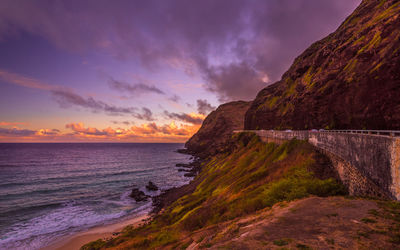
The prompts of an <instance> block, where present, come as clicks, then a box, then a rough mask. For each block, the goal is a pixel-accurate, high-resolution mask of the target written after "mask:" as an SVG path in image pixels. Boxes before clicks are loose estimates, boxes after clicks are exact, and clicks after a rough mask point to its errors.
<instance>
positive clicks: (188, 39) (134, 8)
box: [0, 0, 360, 101]
mask: <svg viewBox="0 0 400 250" xmlns="http://www.w3.org/2000/svg"><path fill="white" fill-rule="evenodd" d="M358 3H360V0H334V1H333V0H269V1H246V0H225V1H223V0H221V1H214V0H203V1H186V0H166V1H156V0H148V1H128V0H120V1H113V2H112V4H110V2H109V1H107V0H98V1H78V0H71V1H52V0H43V1H30V0H25V1H23V0H21V1H15V0H3V1H1V3H0V39H6V38H7V36H10V35H18V33H19V32H20V31H25V32H30V33H33V34H37V35H40V36H42V37H45V38H46V39H48V40H50V41H51V42H52V43H53V44H55V45H56V46H58V47H60V48H64V49H68V50H72V51H86V50H105V51H107V52H110V53H112V54H113V55H114V56H115V57H118V58H135V59H138V60H139V61H140V62H141V63H142V65H144V66H147V67H148V68H149V69H151V70H157V68H158V67H159V66H161V65H173V66H174V67H176V66H179V67H181V68H182V69H184V70H185V71H186V72H191V73H193V72H196V73H197V74H199V75H200V76H202V77H203V78H204V80H205V81H206V84H205V86H206V88H207V89H208V90H209V91H212V92H214V93H216V94H217V95H218V96H219V98H220V100H224V101H225V100H232V99H244V100H249V99H252V98H254V96H255V94H256V93H257V91H259V90H260V89H261V88H262V87H264V86H265V85H267V84H269V83H272V82H274V81H275V80H277V79H279V78H280V76H281V74H282V73H283V72H284V71H285V70H286V69H287V68H288V67H289V65H290V64H291V62H292V61H293V59H294V58H295V56H297V55H298V54H299V53H300V52H301V51H302V50H304V49H305V48H306V47H307V46H309V45H310V44H311V43H312V42H313V41H315V40H317V39H320V38H322V37H323V36H325V35H327V34H328V33H330V32H332V31H334V29H335V28H336V27H338V25H339V24H340V23H341V22H342V21H343V20H344V18H345V17H346V16H347V15H348V14H350V12H351V11H352V10H353V9H354V8H355V7H356V5H357V4H358Z"/></svg>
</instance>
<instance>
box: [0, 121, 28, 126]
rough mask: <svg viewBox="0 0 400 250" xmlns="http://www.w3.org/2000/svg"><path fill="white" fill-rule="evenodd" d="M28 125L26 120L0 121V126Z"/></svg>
mask: <svg viewBox="0 0 400 250" xmlns="http://www.w3.org/2000/svg"><path fill="white" fill-rule="evenodd" d="M18 125H27V123H25V122H0V126H18Z"/></svg>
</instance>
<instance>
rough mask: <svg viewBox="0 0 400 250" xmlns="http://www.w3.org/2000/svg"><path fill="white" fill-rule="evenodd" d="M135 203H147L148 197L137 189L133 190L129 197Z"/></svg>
mask: <svg viewBox="0 0 400 250" xmlns="http://www.w3.org/2000/svg"><path fill="white" fill-rule="evenodd" d="M129 196H130V197H132V198H133V199H135V201H136V202H141V201H147V199H148V198H149V196H147V195H146V194H145V193H144V192H143V191H140V190H139V189H138V188H133V189H132V191H131V194H130V195H129Z"/></svg>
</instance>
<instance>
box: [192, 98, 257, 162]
mask: <svg viewBox="0 0 400 250" xmlns="http://www.w3.org/2000/svg"><path fill="white" fill-rule="evenodd" d="M249 106H250V102H244V101H236V102H230V103H225V104H222V105H220V106H219V107H218V108H217V109H216V110H215V111H213V112H211V113H210V114H209V115H208V116H207V118H206V119H205V120H204V122H203V124H202V126H201V128H200V129H199V131H198V132H197V133H196V134H195V135H193V136H192V137H191V138H190V139H189V141H187V142H186V144H185V146H186V148H187V149H188V150H189V151H190V152H191V153H193V154H195V155H198V156H200V157H207V156H209V155H214V154H216V153H218V152H220V151H222V150H224V148H225V147H226V142H227V141H228V140H229V138H230V137H231V136H232V134H233V131H234V130H239V129H243V126H244V114H245V112H246V111H247V109H248V108H249Z"/></svg>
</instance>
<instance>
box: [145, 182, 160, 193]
mask: <svg viewBox="0 0 400 250" xmlns="http://www.w3.org/2000/svg"><path fill="white" fill-rule="evenodd" d="M146 189H147V190H149V191H157V190H158V187H157V186H156V184H154V183H153V182H151V181H149V183H148V184H147V186H146Z"/></svg>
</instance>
